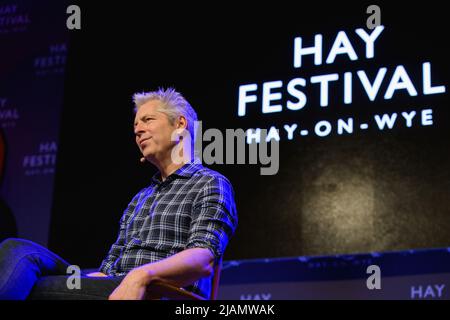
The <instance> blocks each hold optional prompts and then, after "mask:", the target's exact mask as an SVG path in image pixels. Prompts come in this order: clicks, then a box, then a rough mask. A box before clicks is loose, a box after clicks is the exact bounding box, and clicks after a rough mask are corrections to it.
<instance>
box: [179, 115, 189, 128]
mask: <svg viewBox="0 0 450 320" xmlns="http://www.w3.org/2000/svg"><path fill="white" fill-rule="evenodd" d="M177 129H187V119H186V118H185V117H184V116H180V117H179V118H178V125H177Z"/></svg>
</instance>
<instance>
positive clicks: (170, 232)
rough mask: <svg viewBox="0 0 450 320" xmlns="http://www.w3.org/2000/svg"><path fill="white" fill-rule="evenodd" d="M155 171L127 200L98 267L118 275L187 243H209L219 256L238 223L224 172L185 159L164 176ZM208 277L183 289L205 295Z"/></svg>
mask: <svg viewBox="0 0 450 320" xmlns="http://www.w3.org/2000/svg"><path fill="white" fill-rule="evenodd" d="M159 176H160V174H159V172H158V173H156V174H155V175H154V176H153V177H152V179H151V180H152V181H151V184H150V186H148V187H147V188H144V189H142V190H141V191H139V192H138V194H137V195H136V196H135V197H134V198H133V199H132V200H131V202H130V203H129V205H128V207H127V209H126V210H125V212H124V214H123V216H122V218H121V219H120V231H119V236H118V238H117V241H116V242H115V243H114V244H113V245H112V246H111V249H110V250H109V253H108V255H107V256H106V258H105V259H104V260H103V262H102V264H101V266H100V269H99V270H100V271H101V272H103V273H105V274H107V275H110V276H122V275H125V274H127V273H128V272H129V271H131V270H132V269H133V268H136V267H138V266H141V265H143V264H147V263H152V262H156V261H159V260H161V259H164V258H167V257H169V256H171V255H173V254H176V253H178V252H180V251H182V250H185V249H188V248H208V249H210V250H211V252H212V253H213V255H214V257H215V258H216V260H217V259H219V258H220V257H221V256H222V255H223V253H224V250H225V247H226V246H227V243H228V240H229V238H230V237H231V235H232V234H233V233H234V231H235V229H236V226H237V213H236V206H235V202H234V191H233V188H232V186H231V184H230V182H229V181H228V179H227V178H225V177H224V176H223V175H221V174H219V173H218V172H216V171H213V170H211V169H208V168H205V167H203V166H202V165H201V164H195V163H189V164H185V165H183V166H182V167H181V168H180V169H178V170H177V171H175V172H174V173H172V174H171V175H170V176H168V177H167V178H166V180H165V181H161V180H160V179H159ZM211 279H212V276H211V277H208V278H202V279H200V280H198V281H197V282H195V283H194V284H193V285H192V286H189V287H186V289H188V290H190V291H192V292H195V293H197V294H200V295H202V296H204V297H205V298H209V293H210V291H211Z"/></svg>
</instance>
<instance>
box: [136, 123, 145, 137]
mask: <svg viewBox="0 0 450 320" xmlns="http://www.w3.org/2000/svg"><path fill="white" fill-rule="evenodd" d="M143 132H144V128H143V126H142V125H141V124H140V123H138V124H137V125H136V126H135V127H134V134H135V135H136V136H138V137H139V136H140V135H141V134H142V133H143Z"/></svg>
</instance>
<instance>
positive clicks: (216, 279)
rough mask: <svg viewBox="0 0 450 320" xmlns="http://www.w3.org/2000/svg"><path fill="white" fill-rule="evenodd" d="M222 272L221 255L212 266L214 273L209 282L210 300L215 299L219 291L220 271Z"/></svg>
mask: <svg viewBox="0 0 450 320" xmlns="http://www.w3.org/2000/svg"><path fill="white" fill-rule="evenodd" d="M221 272H222V257H220V258H219V260H218V261H217V262H216V265H215V266H214V275H213V278H212V284H211V293H210V295H209V299H210V300H216V299H217V295H218V292H219V283H220V273H221Z"/></svg>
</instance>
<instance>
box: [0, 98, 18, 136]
mask: <svg viewBox="0 0 450 320" xmlns="http://www.w3.org/2000/svg"><path fill="white" fill-rule="evenodd" d="M19 119H20V115H19V110H18V109H17V108H16V107H14V106H13V105H11V104H10V102H9V100H8V98H4V97H0V126H1V127H2V128H3V129H6V128H14V127H15V126H16V123H17V121H18V120H19Z"/></svg>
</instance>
